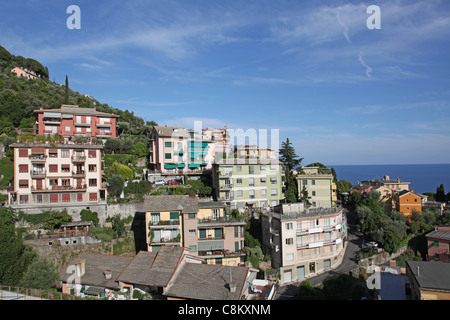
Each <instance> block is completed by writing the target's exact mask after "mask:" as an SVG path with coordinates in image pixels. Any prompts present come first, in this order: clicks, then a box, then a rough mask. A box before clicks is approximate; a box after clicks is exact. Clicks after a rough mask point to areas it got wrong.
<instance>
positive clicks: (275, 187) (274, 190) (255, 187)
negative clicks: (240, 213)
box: [212, 159, 284, 210]
mask: <svg viewBox="0 0 450 320" xmlns="http://www.w3.org/2000/svg"><path fill="white" fill-rule="evenodd" d="M212 181H213V189H214V191H213V192H214V194H215V197H217V198H218V199H220V200H222V201H223V202H224V203H225V204H226V205H227V206H229V207H230V208H232V209H238V210H243V209H245V208H264V209H267V208H269V207H273V206H276V205H278V204H279V203H280V201H281V200H282V199H284V195H283V188H282V187H283V184H284V182H283V181H282V165H281V162H279V161H278V160H275V159H271V160H270V161H268V160H267V159H266V160H264V159H223V160H222V161H219V162H217V163H215V164H214V165H213V177H212Z"/></svg>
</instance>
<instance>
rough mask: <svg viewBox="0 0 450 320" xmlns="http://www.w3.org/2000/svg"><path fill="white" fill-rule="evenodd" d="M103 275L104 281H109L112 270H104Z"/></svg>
mask: <svg viewBox="0 0 450 320" xmlns="http://www.w3.org/2000/svg"><path fill="white" fill-rule="evenodd" d="M103 274H104V275H105V280H109V279H111V277H112V270H105V271H104V272H103Z"/></svg>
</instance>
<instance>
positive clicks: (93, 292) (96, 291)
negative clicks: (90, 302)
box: [84, 287, 105, 296]
mask: <svg viewBox="0 0 450 320" xmlns="http://www.w3.org/2000/svg"><path fill="white" fill-rule="evenodd" d="M104 290H105V289H104V288H100V287H89V288H87V289H86V290H84V294H88V295H90V296H98V295H100V293H102V292H103V291H104Z"/></svg>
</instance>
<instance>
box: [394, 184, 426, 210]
mask: <svg viewBox="0 0 450 320" xmlns="http://www.w3.org/2000/svg"><path fill="white" fill-rule="evenodd" d="M422 199H423V196H422V195H420V194H418V193H415V192H414V190H411V191H408V190H402V191H400V192H397V193H395V194H394V203H395V209H396V210H397V211H398V212H400V213H403V214H404V215H407V216H409V215H411V214H412V213H413V212H414V211H416V212H422Z"/></svg>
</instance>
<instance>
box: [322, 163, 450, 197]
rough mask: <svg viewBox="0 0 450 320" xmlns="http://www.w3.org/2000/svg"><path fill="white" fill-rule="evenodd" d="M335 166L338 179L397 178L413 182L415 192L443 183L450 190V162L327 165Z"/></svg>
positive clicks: (432, 188)
mask: <svg viewBox="0 0 450 320" xmlns="http://www.w3.org/2000/svg"><path fill="white" fill-rule="evenodd" d="M326 166H327V167H328V168H334V170H336V175H337V179H338V180H347V181H350V182H351V183H352V184H353V185H355V184H357V183H358V181H364V180H371V179H383V177H384V176H389V177H390V179H397V178H399V179H400V180H403V181H408V182H411V184H410V185H409V189H410V190H411V189H414V192H418V193H424V192H436V189H437V188H438V187H439V186H440V185H441V184H443V185H444V189H445V194H447V193H448V192H450V164H374V165H326Z"/></svg>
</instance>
